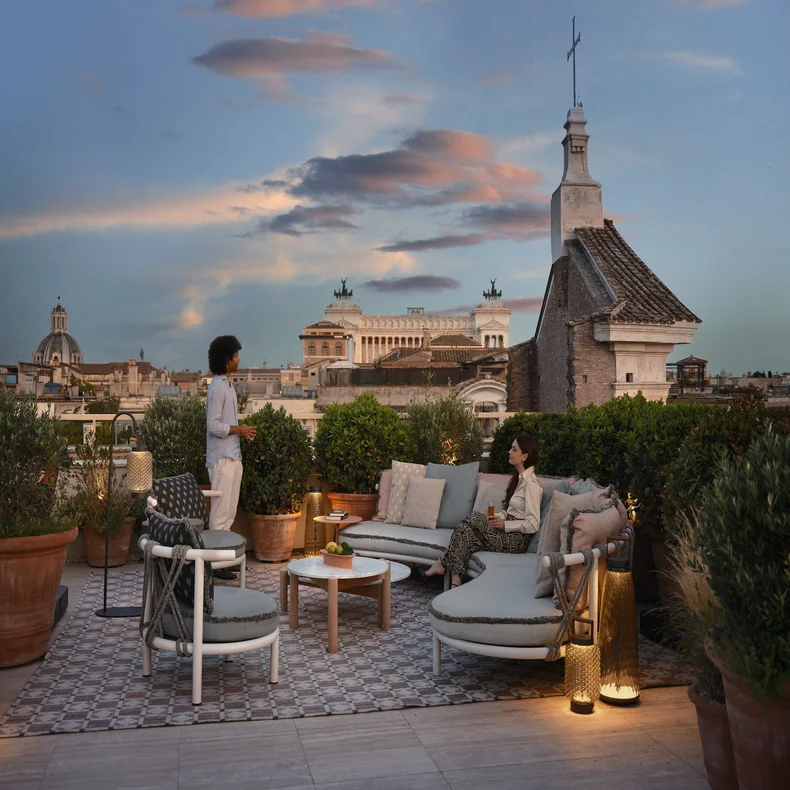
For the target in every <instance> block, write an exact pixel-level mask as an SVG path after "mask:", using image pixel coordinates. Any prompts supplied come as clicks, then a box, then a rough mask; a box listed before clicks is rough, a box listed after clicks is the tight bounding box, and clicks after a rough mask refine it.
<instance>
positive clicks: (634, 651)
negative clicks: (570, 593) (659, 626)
mask: <svg viewBox="0 0 790 790" xmlns="http://www.w3.org/2000/svg"><path fill="white" fill-rule="evenodd" d="M600 612H601V615H600V617H601V628H600V631H599V633H598V644H599V646H600V648H601V700H602V701H603V702H608V703H609V704H610V705H633V704H634V703H636V702H639V641H638V635H637V628H636V604H635V602H634V584H633V580H632V579H631V561H630V558H629V557H628V556H624V557H622V556H615V557H610V558H609V559H608V561H607V563H606V577H605V579H604V583H603V592H602V594H601V607H600Z"/></svg>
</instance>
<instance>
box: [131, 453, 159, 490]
mask: <svg viewBox="0 0 790 790" xmlns="http://www.w3.org/2000/svg"><path fill="white" fill-rule="evenodd" d="M153 481H154V466H153V458H152V457H151V453H149V452H148V450H146V449H145V447H135V448H134V449H133V450H132V451H131V452H130V453H129V455H127V456H126V488H127V489H128V490H129V492H130V493H131V495H132V496H133V497H135V498H144V497H146V496H147V495H148V492H149V491H150V490H151V487H152V486H153Z"/></svg>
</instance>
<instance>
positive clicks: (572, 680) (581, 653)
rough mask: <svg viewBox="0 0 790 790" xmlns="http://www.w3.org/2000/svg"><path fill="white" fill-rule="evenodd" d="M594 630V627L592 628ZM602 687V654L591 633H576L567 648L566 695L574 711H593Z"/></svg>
mask: <svg viewBox="0 0 790 790" xmlns="http://www.w3.org/2000/svg"><path fill="white" fill-rule="evenodd" d="M591 630H592V629H591ZM600 688H601V654H600V652H599V650H598V645H596V644H595V642H594V641H593V637H592V634H591V633H586V634H574V635H573V636H572V637H571V642H570V644H569V645H568V646H567V647H566V648H565V696H566V697H567V698H568V699H569V700H570V703H571V710H572V711H573V712H574V713H592V712H593V709H594V708H595V700H597V699H598V695H599V692H600Z"/></svg>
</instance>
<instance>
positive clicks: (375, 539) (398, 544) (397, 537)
mask: <svg viewBox="0 0 790 790" xmlns="http://www.w3.org/2000/svg"><path fill="white" fill-rule="evenodd" d="M452 536H453V531H452V530H451V529H440V528H437V529H418V528H417V527H404V526H401V525H400V524H382V523H381V522H379V521H363V522H362V523H361V524H352V525H351V526H350V527H346V528H345V529H344V530H343V540H344V541H346V542H347V543H348V545H349V546H351V548H352V549H354V551H360V552H363V553H364V555H365V556H368V557H390V558H391V557H398V556H401V557H420V558H422V559H423V560H425V564H426V565H431V564H432V563H434V562H436V560H438V559H439V557H441V556H442V553H443V552H444V551H445V550H446V549H447V547H448V546H449V545H450V538H452Z"/></svg>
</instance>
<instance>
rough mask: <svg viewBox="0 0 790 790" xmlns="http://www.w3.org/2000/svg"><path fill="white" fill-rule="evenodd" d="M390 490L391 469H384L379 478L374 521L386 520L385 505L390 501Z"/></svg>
mask: <svg viewBox="0 0 790 790" xmlns="http://www.w3.org/2000/svg"><path fill="white" fill-rule="evenodd" d="M391 488H392V469H385V470H384V471H383V472H382V473H381V477H380V478H379V501H378V505H377V506H376V515H375V516H373V520H374V521H386V520H387V505H388V504H389V501H390V489H391Z"/></svg>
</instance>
